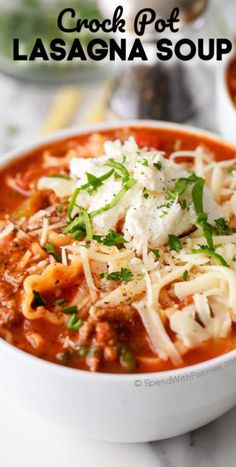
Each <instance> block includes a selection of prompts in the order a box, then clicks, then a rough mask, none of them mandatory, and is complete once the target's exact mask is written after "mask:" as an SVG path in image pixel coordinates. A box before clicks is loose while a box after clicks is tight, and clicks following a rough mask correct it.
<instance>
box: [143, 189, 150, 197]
mask: <svg viewBox="0 0 236 467" xmlns="http://www.w3.org/2000/svg"><path fill="white" fill-rule="evenodd" d="M143 197H144V198H145V199H148V198H149V194H148V193H147V188H146V187H144V188H143Z"/></svg>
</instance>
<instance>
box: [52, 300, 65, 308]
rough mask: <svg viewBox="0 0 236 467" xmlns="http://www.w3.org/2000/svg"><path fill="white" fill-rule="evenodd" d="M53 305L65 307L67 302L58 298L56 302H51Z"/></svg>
mask: <svg viewBox="0 0 236 467" xmlns="http://www.w3.org/2000/svg"><path fill="white" fill-rule="evenodd" d="M53 305H56V306H63V307H64V306H66V305H67V301H66V300H65V299H64V298H58V299H57V300H55V301H54V302H53Z"/></svg>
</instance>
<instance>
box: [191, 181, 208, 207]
mask: <svg viewBox="0 0 236 467" xmlns="http://www.w3.org/2000/svg"><path fill="white" fill-rule="evenodd" d="M204 184H205V180H203V178H198V180H197V181H196V182H195V184H194V186H193V189H192V198H193V205H194V209H195V211H196V214H197V215H198V216H199V215H201V214H203V212H204V211H203V188H204Z"/></svg>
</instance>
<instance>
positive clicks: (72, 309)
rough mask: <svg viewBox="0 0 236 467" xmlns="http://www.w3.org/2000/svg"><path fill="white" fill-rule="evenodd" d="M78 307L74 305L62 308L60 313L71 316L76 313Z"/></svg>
mask: <svg viewBox="0 0 236 467" xmlns="http://www.w3.org/2000/svg"><path fill="white" fill-rule="evenodd" d="M77 311H78V307H77V306H76V305H72V306H69V307H68V308H64V309H63V310H62V312H63V313H64V314H65V315H73V314H74V313H77Z"/></svg>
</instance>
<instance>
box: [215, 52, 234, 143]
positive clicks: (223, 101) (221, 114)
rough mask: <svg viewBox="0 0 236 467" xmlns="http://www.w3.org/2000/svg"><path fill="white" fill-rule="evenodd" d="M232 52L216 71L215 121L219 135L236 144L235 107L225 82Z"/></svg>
mask: <svg viewBox="0 0 236 467" xmlns="http://www.w3.org/2000/svg"><path fill="white" fill-rule="evenodd" d="M235 53H236V51H235V50H233V52H232V53H231V54H229V55H228V57H227V59H225V61H224V62H223V63H221V64H220V65H219V67H218V69H217V76H216V119H217V126H218V131H219V133H220V135H222V137H223V138H225V139H227V140H228V141H229V142H231V143H233V144H236V107H235V105H234V103H233V101H232V98H231V96H230V93H229V89H228V86H227V81H226V73H227V69H228V66H229V63H230V61H231V60H232V58H233V56H235Z"/></svg>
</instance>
